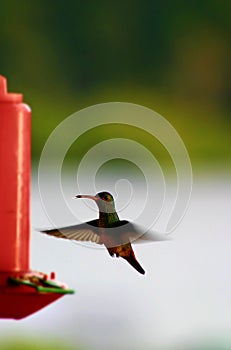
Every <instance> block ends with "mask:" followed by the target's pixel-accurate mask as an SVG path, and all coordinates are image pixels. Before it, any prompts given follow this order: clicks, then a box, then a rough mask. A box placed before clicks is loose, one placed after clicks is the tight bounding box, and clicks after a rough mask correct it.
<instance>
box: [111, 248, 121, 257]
mask: <svg viewBox="0 0 231 350" xmlns="http://www.w3.org/2000/svg"><path fill="white" fill-rule="evenodd" d="M108 253H109V254H110V256H111V257H113V258H114V257H115V256H116V257H117V258H119V256H120V255H119V253H118V252H116V251H115V250H114V249H113V248H108Z"/></svg>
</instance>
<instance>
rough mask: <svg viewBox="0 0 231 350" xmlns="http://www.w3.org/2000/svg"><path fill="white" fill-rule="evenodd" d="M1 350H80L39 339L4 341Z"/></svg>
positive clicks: (76, 346) (61, 342)
mask: <svg viewBox="0 0 231 350" xmlns="http://www.w3.org/2000/svg"><path fill="white" fill-rule="evenodd" d="M0 348H1V350H81V349H83V348H82V347H79V346H78V345H77V344H76V345H75V347H73V346H71V345H69V344H68V343H67V342H64V341H58V340H53V341H52V340H48V339H46V338H44V339H43V341H41V339H39V338H34V339H33V338H31V337H29V338H27V339H23V338H22V337H19V338H18V339H16V337H15V336H14V339H6V340H1V342H0Z"/></svg>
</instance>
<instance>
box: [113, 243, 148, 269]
mask: <svg viewBox="0 0 231 350" xmlns="http://www.w3.org/2000/svg"><path fill="white" fill-rule="evenodd" d="M107 250H108V252H109V254H110V255H111V256H114V255H116V256H117V257H119V256H120V257H121V258H123V259H125V260H127V262H128V263H129V264H130V265H132V266H133V267H134V269H136V270H137V271H138V272H139V273H141V274H142V275H144V274H145V271H144V269H143V268H142V266H141V265H140V264H139V263H138V261H137V260H136V257H135V254H134V251H133V249H132V246H131V243H130V242H128V243H125V244H122V245H119V246H116V247H110V248H109V247H108V248H107Z"/></svg>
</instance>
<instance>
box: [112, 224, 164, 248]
mask: <svg viewBox="0 0 231 350" xmlns="http://www.w3.org/2000/svg"><path fill="white" fill-rule="evenodd" d="M110 231H111V233H110ZM107 232H108V229H107ZM109 233H110V235H111V236H113V238H114V239H115V240H116V241H117V242H118V244H126V243H128V242H130V243H135V244H141V243H151V242H157V241H165V240H168V238H167V237H166V235H165V234H162V233H159V232H155V231H151V230H147V231H146V230H145V228H144V227H141V226H139V225H137V224H133V223H131V222H129V221H127V220H121V221H118V222H117V223H115V224H114V225H113V227H112V228H111V229H110V230H109ZM115 240H114V241H115Z"/></svg>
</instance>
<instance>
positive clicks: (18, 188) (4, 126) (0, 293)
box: [0, 75, 65, 319]
mask: <svg viewBox="0 0 231 350" xmlns="http://www.w3.org/2000/svg"><path fill="white" fill-rule="evenodd" d="M30 152H31V110H30V108H29V107H28V106H27V105H26V104H24V103H23V102H22V95H21V94H15V93H8V92H7V81H6V79H5V78H4V77H3V76H1V75H0V198H1V203H0V249H1V252H0V318H15V319H20V318H22V317H25V316H28V315H30V314H32V313H34V312H35V311H37V310H39V309H41V308H43V307H44V306H46V305H47V304H49V303H51V302H53V301H55V300H56V299H58V298H60V297H61V296H62V294H58V293H55V292H53V291H52V292H47V293H41V292H39V291H38V290H36V289H34V288H32V287H29V286H26V285H12V284H11V283H9V278H12V277H13V278H14V277H17V276H19V275H23V274H26V273H28V272H30V266H29V263H30V262H29V258H30V252H29V245H30V173H31V154H30ZM64 289H65V288H64Z"/></svg>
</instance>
